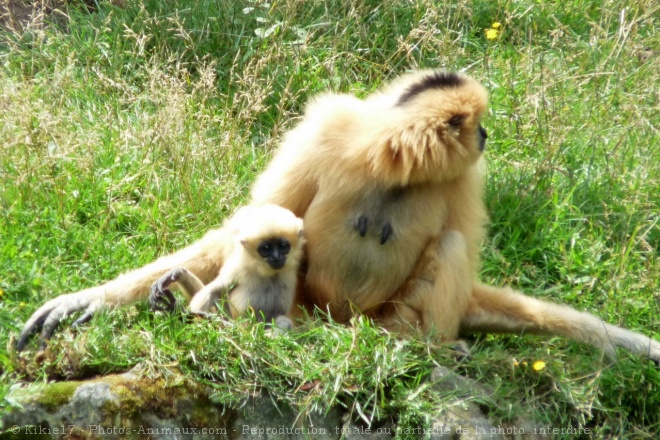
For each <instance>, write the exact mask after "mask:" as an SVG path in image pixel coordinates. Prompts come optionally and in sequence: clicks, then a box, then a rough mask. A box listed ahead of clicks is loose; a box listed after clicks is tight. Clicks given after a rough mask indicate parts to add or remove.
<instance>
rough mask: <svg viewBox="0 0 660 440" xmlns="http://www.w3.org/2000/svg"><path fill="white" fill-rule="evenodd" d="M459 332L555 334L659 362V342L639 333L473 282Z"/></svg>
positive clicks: (516, 293)
mask: <svg viewBox="0 0 660 440" xmlns="http://www.w3.org/2000/svg"><path fill="white" fill-rule="evenodd" d="M461 331H462V332H474V331H487V332H507V333H510V332H529V333H533V334H542V335H558V336H564V337H566V338H569V339H572V340H574V341H577V342H583V343H587V344H591V345H594V346H596V347H600V348H602V349H603V350H604V351H605V353H606V354H607V355H608V356H610V357H613V356H614V354H615V351H614V349H615V348H616V347H621V348H625V349H627V350H629V351H631V352H633V353H636V354H639V355H642V356H646V357H648V358H649V359H651V360H653V361H654V362H655V363H656V364H658V363H660V342H657V341H654V340H653V339H651V338H648V337H646V336H644V335H641V334H639V333H635V332H633V331H630V330H626V329H623V328H620V327H617V326H614V325H610V324H606V323H605V322H603V321H602V320H601V319H599V318H597V317H596V316H594V315H591V314H589V313H586V312H579V311H577V310H575V309H573V308H571V307H569V306H565V305H559V304H553V303H549V302H545V301H540V300H538V299H535V298H531V297H529V296H526V295H523V294H522V293H520V292H516V291H514V290H512V289H508V288H497V287H491V286H486V285H483V284H478V283H475V284H474V286H473V288H472V296H471V298H470V302H469V305H468V308H467V310H466V313H465V316H464V317H463V319H462V320H461Z"/></svg>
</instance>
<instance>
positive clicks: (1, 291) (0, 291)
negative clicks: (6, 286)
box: [0, 287, 5, 298]
mask: <svg viewBox="0 0 660 440" xmlns="http://www.w3.org/2000/svg"><path fill="white" fill-rule="evenodd" d="M4 294H5V291H4V290H2V287H0V298H2V295H4Z"/></svg>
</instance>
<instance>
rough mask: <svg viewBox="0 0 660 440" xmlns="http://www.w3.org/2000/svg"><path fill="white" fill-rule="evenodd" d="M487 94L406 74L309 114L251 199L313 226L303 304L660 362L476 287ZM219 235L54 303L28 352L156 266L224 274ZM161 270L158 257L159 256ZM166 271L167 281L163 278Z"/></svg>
mask: <svg viewBox="0 0 660 440" xmlns="http://www.w3.org/2000/svg"><path fill="white" fill-rule="evenodd" d="M486 105H487V92H486V90H485V89H484V88H483V87H482V86H481V85H480V84H479V83H478V82H476V81H475V80H474V79H472V78H469V77H467V76H464V75H460V74H455V73H444V72H437V71H422V72H417V73H413V74H408V75H405V76H403V77H401V78H399V79H398V80H396V81H394V82H393V83H392V84H391V85H389V86H388V87H386V88H384V89H383V90H382V91H379V92H376V93H374V94H372V95H371V96H369V97H368V98H366V99H364V100H361V99H358V98H356V97H354V96H351V95H340V94H327V95H322V96H320V97H318V98H316V99H314V100H313V101H312V102H311V104H309V105H308V107H307V109H306V111H305V114H304V118H303V120H302V121H301V122H300V123H299V124H298V125H297V126H296V127H295V128H294V129H293V130H291V131H290V132H289V133H288V134H286V136H285V138H284V140H283V142H282V145H281V146H280V148H279V150H278V151H277V153H276V154H275V156H274V157H273V159H272V161H271V162H270V164H269V166H268V167H267V168H266V170H265V171H264V172H263V173H262V174H261V176H260V177H259V178H258V180H257V182H256V184H255V186H254V188H253V191H252V201H251V204H254V205H261V204H276V205H279V206H282V207H284V208H287V209H289V210H291V211H292V212H293V213H294V214H295V215H296V216H298V217H301V218H303V220H304V222H305V237H306V239H307V245H306V249H305V252H306V255H305V260H306V264H303V265H301V269H300V280H301V281H300V282H299V285H298V288H297V292H296V298H295V304H294V306H295V307H294V309H296V310H297V309H299V308H301V307H307V308H311V307H314V306H316V307H319V308H320V309H322V310H329V311H330V314H331V316H332V317H333V318H334V319H335V320H338V321H347V320H348V319H349V318H350V317H351V315H352V314H353V313H355V312H356V311H359V312H361V313H363V314H366V315H368V316H370V317H372V318H374V319H375V320H377V321H378V322H379V323H380V324H381V325H383V326H385V327H386V328H391V329H394V330H399V331H405V330H406V329H409V328H419V329H420V330H422V331H424V332H433V334H434V335H436V336H438V337H440V338H442V340H453V339H455V338H457V337H458V335H459V333H461V332H472V331H484V330H485V331H512V332H518V333H520V332H522V331H527V332H531V333H541V334H549V335H562V336H565V337H568V338H571V339H574V340H576V341H580V342H585V343H590V344H593V345H596V346H598V347H601V348H603V349H604V350H606V351H607V352H608V353H610V354H612V353H613V350H614V348H615V347H624V348H626V349H628V350H631V351H633V352H635V353H638V354H640V355H644V356H647V357H649V358H651V359H653V360H654V361H656V362H658V361H660V343H658V342H657V341H654V340H652V339H650V338H648V337H646V336H643V335H641V334H638V333H635V332H632V331H628V330H625V329H622V328H619V327H615V326H612V325H608V324H605V323H604V322H603V321H601V320H600V319H598V318H597V317H595V316H593V315H590V314H588V313H583V312H578V311H576V310H574V309H572V308H570V307H567V306H562V305H556V304H552V303H548V302H543V301H539V300H537V299H534V298H531V297H527V296H525V295H523V294H522V293H519V292H516V291H513V290H511V289H508V288H497V287H490V286H486V285H483V284H481V283H479V282H478V281H477V279H476V274H477V272H478V266H479V257H478V254H479V246H480V243H481V241H482V238H483V237H484V230H485V229H484V225H485V223H486V220H487V216H486V212H485V206H484V203H483V195H482V178H481V176H480V174H479V171H478V168H479V166H478V161H479V159H480V157H481V154H482V152H483V150H484V147H485V142H486V137H487V135H486V131H485V130H484V129H483V127H482V126H481V125H480V120H481V117H482V114H483V113H484V110H485V109H486ZM206 246H208V239H207V238H203V239H202V240H201V241H200V242H198V243H196V244H194V245H192V246H191V247H190V248H187V249H185V250H184V251H181V252H179V253H177V254H174V255H172V256H169V257H164V259H163V260H164V261H166V263H165V262H163V263H154V264H155V265H154V264H152V265H148V266H145V267H144V268H143V269H140V270H137V271H135V272H131V273H129V274H127V275H124V276H121V277H119V278H118V279H116V280H114V281H110V282H108V283H106V284H104V285H102V286H98V287H93V288H90V289H86V290H83V291H80V292H77V293H72V294H68V295H63V296H60V297H57V298H55V299H53V300H51V301H49V302H47V303H46V304H45V305H44V306H43V307H42V308H40V309H39V310H37V311H36V312H35V313H34V315H33V316H32V317H31V318H30V320H29V321H28V322H27V323H26V325H25V328H24V330H23V333H22V334H21V337H20V339H19V348H22V347H23V346H24V345H25V342H26V339H27V337H28V335H29V334H30V333H31V332H33V331H34V330H35V329H36V328H37V327H38V325H39V324H41V323H44V331H43V332H42V341H43V340H44V339H47V337H48V336H49V335H50V333H49V332H50V331H51V330H50V328H51V327H53V325H54V324H56V323H57V322H59V320H61V318H62V317H63V316H65V315H68V314H70V313H72V312H75V311H78V310H83V309H85V310H86V311H85V314H84V315H83V316H84V317H85V318H87V317H88V316H91V314H92V313H93V312H94V311H96V310H98V309H99V308H101V307H103V306H106V305H123V304H127V303H130V302H133V301H135V300H138V299H141V298H144V297H146V296H147V295H148V286H149V285H150V284H151V283H152V282H153V281H155V279H156V278H157V277H158V276H160V275H161V273H160V271H155V270H154V268H159V269H160V268H162V267H164V266H171V267H174V266H183V267H188V268H189V269H190V270H192V271H193V272H194V273H196V274H198V275H200V278H202V279H204V278H207V279H209V278H213V276H214V274H216V273H217V270H218V269H219V267H218V261H217V259H216V258H215V255H214V254H213V253H209V252H207V251H205V247H206ZM159 261H161V260H159ZM156 273H158V275H156Z"/></svg>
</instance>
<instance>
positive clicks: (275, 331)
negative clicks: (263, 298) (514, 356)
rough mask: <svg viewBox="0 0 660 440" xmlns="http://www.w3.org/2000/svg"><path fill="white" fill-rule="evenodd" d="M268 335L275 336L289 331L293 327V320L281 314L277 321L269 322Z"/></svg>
mask: <svg viewBox="0 0 660 440" xmlns="http://www.w3.org/2000/svg"><path fill="white" fill-rule="evenodd" d="M269 327H270V328H269V329H268V336H271V337H275V336H280V335H283V334H285V333H288V332H289V330H291V329H292V328H293V322H292V321H291V320H290V319H289V317H288V316H285V315H281V316H278V317H277V318H275V322H274V323H272V324H269Z"/></svg>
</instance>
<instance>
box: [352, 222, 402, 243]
mask: <svg viewBox="0 0 660 440" xmlns="http://www.w3.org/2000/svg"><path fill="white" fill-rule="evenodd" d="M368 224H369V219H368V217H367V216H366V215H364V214H362V215H360V216H359V217H358V219H357V224H356V225H355V228H356V229H357V231H358V233H359V234H360V237H364V236H365V235H367V226H368ZM393 232H394V231H393V230H392V224H391V223H390V222H388V221H386V222H385V223H384V224H383V226H382V227H381V230H380V244H381V245H383V244H385V243H387V240H389V239H390V237H391V236H392V233H393Z"/></svg>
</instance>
